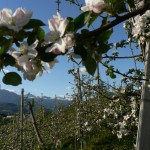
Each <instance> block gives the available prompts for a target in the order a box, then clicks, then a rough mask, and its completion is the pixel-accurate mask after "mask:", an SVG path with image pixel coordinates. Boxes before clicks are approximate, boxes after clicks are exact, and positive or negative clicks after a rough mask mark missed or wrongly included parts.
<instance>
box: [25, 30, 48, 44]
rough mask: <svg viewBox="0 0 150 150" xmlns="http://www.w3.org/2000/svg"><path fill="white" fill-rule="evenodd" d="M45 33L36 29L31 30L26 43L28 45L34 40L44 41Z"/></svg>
mask: <svg viewBox="0 0 150 150" xmlns="http://www.w3.org/2000/svg"><path fill="white" fill-rule="evenodd" d="M44 36H45V31H44V30H43V29H42V28H40V27H38V28H35V29H33V30H32V32H31V33H30V34H29V36H28V39H27V42H28V44H29V45H31V44H33V43H34V42H35V41H36V40H39V41H40V40H42V39H44Z"/></svg>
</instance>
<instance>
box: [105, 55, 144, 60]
mask: <svg viewBox="0 0 150 150" xmlns="http://www.w3.org/2000/svg"><path fill="white" fill-rule="evenodd" d="M141 56H143V55H142V54H139V55H133V56H122V57H116V56H108V55H106V56H103V57H102V58H114V59H128V58H136V57H141Z"/></svg>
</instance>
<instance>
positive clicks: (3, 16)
mask: <svg viewBox="0 0 150 150" xmlns="http://www.w3.org/2000/svg"><path fill="white" fill-rule="evenodd" d="M0 23H3V24H10V23H12V10H11V9H8V8H4V9H3V10H2V11H0Z"/></svg>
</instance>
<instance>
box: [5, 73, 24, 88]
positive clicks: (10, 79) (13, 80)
mask: <svg viewBox="0 0 150 150" xmlns="http://www.w3.org/2000/svg"><path fill="white" fill-rule="evenodd" d="M21 82H22V79H21V77H20V75H19V74H18V73H16V72H9V73H6V74H5V76H4V77H3V83H4V84H7V85H13V86H18V85H19V84H21Z"/></svg>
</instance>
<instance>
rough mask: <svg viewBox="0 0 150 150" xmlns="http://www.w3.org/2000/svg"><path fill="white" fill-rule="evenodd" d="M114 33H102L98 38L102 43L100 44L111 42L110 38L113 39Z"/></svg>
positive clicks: (111, 31)
mask: <svg viewBox="0 0 150 150" xmlns="http://www.w3.org/2000/svg"><path fill="white" fill-rule="evenodd" d="M112 33H113V29H110V30H107V31H105V32H102V33H101V34H100V35H99V36H98V38H97V40H98V41H100V42H107V41H108V40H109V38H110V37H111V35H112Z"/></svg>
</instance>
